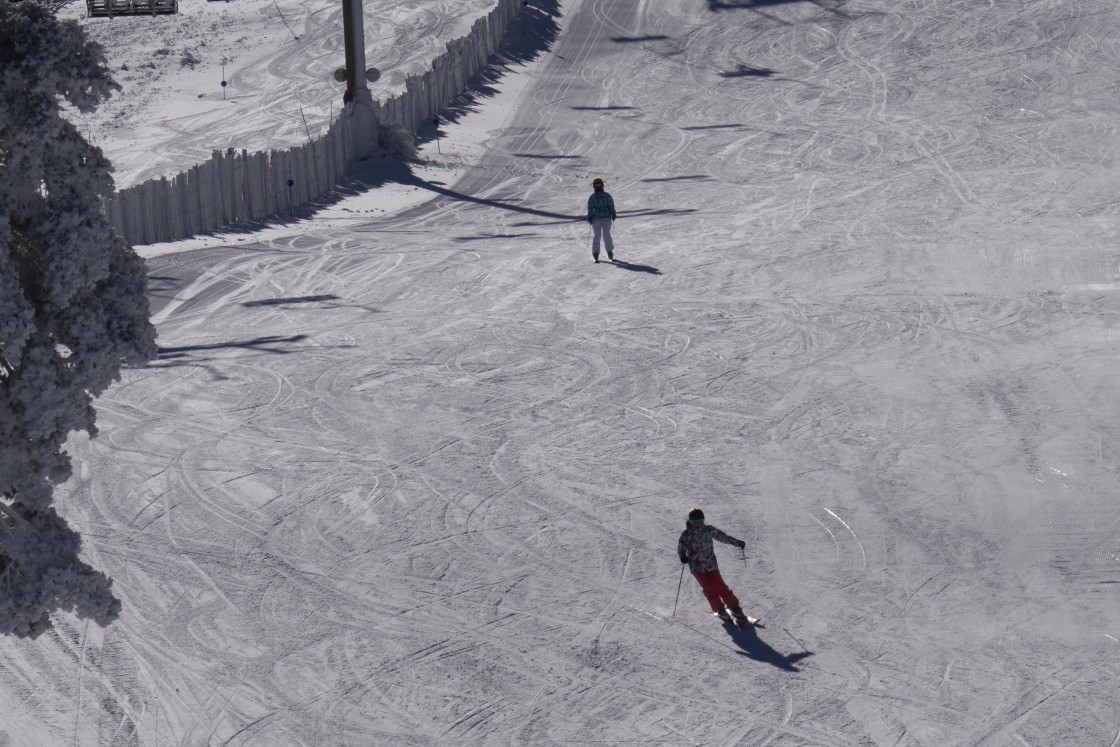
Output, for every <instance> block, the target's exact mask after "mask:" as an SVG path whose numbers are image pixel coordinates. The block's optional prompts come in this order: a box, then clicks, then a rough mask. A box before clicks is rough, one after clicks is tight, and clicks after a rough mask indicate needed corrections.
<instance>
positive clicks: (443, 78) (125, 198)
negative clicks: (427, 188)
mask: <svg viewBox="0 0 1120 747" xmlns="http://www.w3.org/2000/svg"><path fill="white" fill-rule="evenodd" d="M519 6H520V3H519V0H498V2H497V5H496V6H495V7H494V9H493V10H491V11H490V12H489V13H488V14H487V15H485V16H483V17H482V18H479V19H478V20H477V21H475V23H474V25H473V26H472V27H471V31H470V33H469V34H467V36H465V37H463V38H461V39H454V40H452V41H450V42H448V43H447V45H446V51H445V52H444V53H443V54H441V55H439V56H438V57H436V58H435V59H434V60H433V61H432V63H431V68H430V69H429V70H427V71H425V72H424V73H423V74H415V75H410V76H408V78H407V79H406V80H405V90H404V91H403V92H401V93H400V94H398V95H396V96H393V97H392V98H389V99H388V100H386V101H383V102H382V101H374V105H373V109H374V118H375V119H376V120H377V121H379V122H395V123H397V124H399V125H401V126H402V127H404V128H405V129H407V130H408V131H409V132H416V131H417V130H418V129H419V128H420V127H421V126H422V125H423V124H425V123H427V122H429V121H431V119H432V117H433V116H435V115H436V114H438V113H439V112H440V111H442V110H443V109H444V108H446V107H447V106H448V105H449V104H450V103H451V102H452V101H454V100H455V98H456V97H458V96H459V95H460V94H462V93H463V92H464V91H466V89H467V85H468V84H469V83H470V80H471V79H472V78H473V77H474V76H475V75H476V74H477V73H478V72H479V71H480V70H481V69H482V68H483V67H484V66H485V65H486V63H487V61H488V60H489V59H490V56H491V55H492V54H494V52H496V51H497V50H498V47H499V46H500V45H501V43H502V40H503V38H504V37H505V33H506V30H507V29H508V28H509V25H510V23H511V22H512V20H513V19H514V17H515V16H516V14H517V11H518V8H519ZM355 160H356V158H355V149H354V142H353V137H352V135H351V128H350V119H349V118H348V117H346V116H341V117H339V118H338V119H336V120H335V121H334V122H333V123H332V124H331V126H330V129H328V130H327V133H326V134H325V135H323V136H322V137H320V138H317V139H315V140H312V141H310V142H308V143H305V144H304V145H298V146H295V147H293V148H288V149H286V150H271V151H266V152H255V153H248V152H246V151H244V150H242V151H237V150H235V149H233V148H230V149H229V150H226V151H224V152H223V151H214V153H213V155H212V156H211V157H210V160H208V161H206V162H205V163H201V164H198V165H197V166H193V167H191V168H190V169H188V170H187V171H184V172H183V173H181V174H178V175H176V176H174V177H172V178H170V179H168V178H166V177H164V178H162V179H151V180H149V181H146V182H143V183H141V184H137V185H135V186H132V187H128V188H127V189H122V190H120V191H118V192H114V193H113V194H111V195H109V196H108V197H106V198H105V200H104V208H105V214H106V215H107V216H108V218H109V220H110V221H111V222H112V223H113V224H114V225H115V226H116V229H117V231H118V232H119V233H120V235H121V236H123V237H124V239H125V241H127V242H128V243H129V244H130V245H137V244H154V243H157V242H161V241H176V240H178V239H185V238H187V237H188V236H193V235H196V234H200V233H206V232H209V231H214V230H217V229H219V228H222V227H224V226H230V225H235V224H238V223H248V222H251V221H258V220H261V219H263V218H267V217H268V216H271V215H276V214H281V213H284V212H288V211H290V210H291V209H293V208H294V207H296V206H298V205H302V204H304V203H307V202H310V201H312V200H314V199H315V198H316V197H319V196H320V195H323V194H324V193H326V192H329V191H330V190H331V189H332V188H334V187H335V186H337V185H338V184H339V182H340V181H341V180H342V177H343V176H345V174H346V172H347V171H348V170H349V168H350V167H351V166H352V165H353V164H354V162H355Z"/></svg>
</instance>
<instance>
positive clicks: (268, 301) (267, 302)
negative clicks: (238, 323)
mask: <svg viewBox="0 0 1120 747" xmlns="http://www.w3.org/2000/svg"><path fill="white" fill-rule="evenodd" d="M337 300H338V296H336V295H334V294H333V293H324V294H320V295H317V296H292V297H289V298H265V299H262V300H260V301H245V302H244V303H242V304H241V305H242V306H244V307H246V308H251V307H253V306H288V305H291V304H300V303H316V302H318V301H337Z"/></svg>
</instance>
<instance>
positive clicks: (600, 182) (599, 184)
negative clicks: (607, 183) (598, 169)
mask: <svg viewBox="0 0 1120 747" xmlns="http://www.w3.org/2000/svg"><path fill="white" fill-rule="evenodd" d="M591 186H592V187H595V188H596V189H598V188H600V187H602V186H603V180H602V179H600V178H599V177H595V178H594V179H592V180H591Z"/></svg>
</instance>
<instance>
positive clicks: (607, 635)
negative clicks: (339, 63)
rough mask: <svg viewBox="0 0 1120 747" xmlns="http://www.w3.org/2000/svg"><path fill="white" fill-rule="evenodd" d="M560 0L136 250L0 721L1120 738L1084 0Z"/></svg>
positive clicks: (529, 739)
mask: <svg viewBox="0 0 1120 747" xmlns="http://www.w3.org/2000/svg"><path fill="white" fill-rule="evenodd" d="M212 5H214V6H215V7H217V6H218V5H219V4H217V3H215V4H212ZM367 5H369V6H370V7H367V11H368V10H370V8H371V7H372V5H370V4H369V3H367ZM432 5H433V6H441V7H442V6H444V5H448V3H436V4H432ZM235 6H236V3H233V4H231V6H230V7H235ZM562 10H563V16H562V18H561V19H560V24H561V30H560V33H559V35H558V37H557V39H556V41H555V43H554V44H553V45H552V46H551V48H550V49H549V50H548V51H547V52H546V53H545V54H543V55H541V56H540V57H538V58H537V59H535V60H534V61H531V62H529V63H526V64H519V65H516V66H513V67H511V68H510V69H509V70H507V71H506V72H505V74H504V75H503V76H502V77H501V78H499V79H497V80H496V81H492V82H491V83H490V84H489V85H488V88H487V90H486V91H485V92H484V93H481V94H478V95H476V96H475V97H474V98H472V99H471V100H470V101H469V102H468V103H467V104H464V106H463V107H462V108H461V111H459V112H458V114H457V115H456V117H454V118H453V122H452V124H451V125H449V126H447V127H446V128H444V129H443V130H441V132H440V140H439V141H438V142H437V141H434V140H429V141H428V142H427V143H426V144H425V145H424V147H423V148H422V153H423V155H424V157H425V159H427V160H426V162H425V163H424V164H413V165H411V166H410V167H405V166H401V165H396V166H393V165H391V164H389V163H388V162H387V161H384V160H380V161H373V162H371V164H370V166H369V168H366V169H365V170H364V171H363V172H362V173H360V174H357V175H356V176H357V177H358V178H359V179H360V180H361V181H360V182H359V188H357V189H355V190H351V192H348V193H347V194H345V195H342V196H340V197H339V198H338V199H337V200H336V201H334V202H332V203H331V204H329V205H327V206H325V207H323V208H321V209H319V210H315V211H305V212H304V213H302V214H301V215H302V217H297V219H295V220H292V221H291V222H288V223H279V224H274V225H271V226H269V227H267V228H265V229H263V230H262V231H260V232H258V233H231V234H227V235H224V236H214V237H206V238H203V239H196V240H191V241H187V242H181V243H179V244H169V245H163V246H160V247H151V248H141V251H142V252H143V253H145V254H146V256H149V257H150V260H149V262H150V268H151V273H152V276H153V277H152V286H151V288H152V296H153V312H154V313H155V322H156V323H157V326H158V330H159V336H160V340H159V341H160V345H161V349H162V353H161V355H160V357H159V358H158V359H157V360H155V361H153V363H152V364H151V365H150V366H149V367H147V368H145V369H143V370H133V371H130V372H128V373H127V374H126V376H125V379H124V380H123V381H122V382H121V383H119V384H118V385H116V386H115V387H113V388H112V389H111V390H110V391H109V392H108V393H107V394H106V395H105V396H104V397H102V398H101V400H100V402H99V406H98V407H99V413H100V419H99V425H100V428H101V435H100V436H99V437H98V438H97V439H94V440H92V441H90V440H88V439H85V438H75V439H74V440H73V442H72V453H73V455H74V458H75V464H76V467H77V469H76V471H75V477H74V478H73V479H72V480H71V481H70V482H69V483H68V484H67V485H66V487H65V491H64V494H63V495H62V496H61V498H60V501H59V505H60V511H61V512H62V513H63V515H64V516H66V517H67V519H68V520H69V521H70V522H72V524H73V526H74V527H75V528H76V529H78V530H79V531H81V532H82V534H83V535H84V537H85V553H86V556H87V559H88V561H89V562H90V563H91V564H92V565H93V566H94V567H96V568H98V569H101V570H104V571H105V572H106V573H108V574H109V575H111V576H112V577H113V578H114V579H115V589H116V592H117V594H118V595H119V596H120V598H121V600H122V602H123V605H124V610H123V613H122V615H121V618H120V620H119V622H117V623H115V624H113V625H112V626H110V627H109V628H107V629H100V628H98V627H96V626H90V625H86V624H85V623H84V622H82V621H76V620H74V619H73V618H68V617H67V616H65V615H58V616H56V624H55V627H54V629H53V630H52V631H50V632H48V633H47V634H44V635H43V636H42V637H40V638H39V639H36V640H33V641H28V640H15V639H7V640H0V744H8V743H10V744H13V745H26V744H33V745H37V744H41V745H54V744H69V743H76V744H112V745H117V744H136V745H168V744H191V745H197V744H215V745H217V744H227V745H288V744H322V745H343V744H348V745H361V744H394V745H400V744H416V745H420V744H480V743H485V744H542V745H544V744H564V743H569V744H588V743H608V744H613V743H617V744H643V745H644V744H672V745H689V744H742V745H763V744H768V745H818V744H826V745H846V744H875V745H896V744H899V745H948V744H952V745H980V744H984V745H989V744H990V745H1019V744H1031V745H1073V744H1079V745H1104V747H1109V745H1115V744H1116V743H1117V742H1118V741H1120V712H1118V711H1117V707H1116V704H1117V703H1118V702H1120V640H1118V639H1120V613H1118V609H1117V605H1118V603H1120V596H1118V590H1120V536H1118V528H1120V517H1118V513H1117V510H1116V505H1117V487H1116V486H1117V478H1118V471H1120V470H1118V458H1120V369H1118V367H1117V356H1118V350H1120V347H1118V343H1120V300H1118V290H1120V254H1118V252H1120V246H1118V243H1120V242H1118V229H1120V215H1118V208H1117V200H1118V197H1120V179H1118V175H1117V171H1116V167H1117V147H1118V146H1120V133H1118V126H1120V125H1118V123H1120V99H1118V97H1117V80H1120V12H1118V10H1117V8H1116V5H1115V3H1114V2H1113V0H1083V1H1082V2H1053V0H995V1H994V2H989V3H978V2H975V0H915V1H913V2H898V1H897V0H848V1H847V2H843V1H841V0H818V1H817V2H793V1H790V0H786V1H784V2H778V1H776V0H754V1H751V0H740V1H739V2H733V1H729V2H713V1H711V0H709V1H708V2H705V1H704V0H660V1H659V2H650V1H648V0H571V1H569V2H566V3H564V4H563V7H562ZM114 22H115V23H122V24H123V23H124V22H123V21H119V20H115V21H114ZM130 23H136V22H135V21H134V22H130ZM519 31H520V27H519V25H518V24H517V23H515V24H514V26H513V29H512V32H513V33H518V32H519ZM277 55H278V56H277V57H275V58H273V59H272V60H271V62H269V64H270V65H273V64H280V62H281V61H283V64H285V65H290V66H296V67H298V66H300V65H308V66H310V65H313V64H319V63H318V62H316V61H315V60H314V58H313V56H312V57H308V58H300V57H296V56H293V53H292V51H291V50H287V51H277ZM279 55H283V57H281V56H279ZM331 64H332V65H333V64H334V63H333V62H332V63H331ZM371 64H376V62H375V61H374V60H373V59H372V56H371ZM266 67H267V65H266ZM330 67H331V66H329V65H328V66H326V68H325V69H327V70H329V69H330ZM266 123H267V122H266ZM235 124H236V126H238V127H242V128H245V129H246V130H249V129H251V128H253V127H259V126H260V125H261V124H262V123H261V122H260V121H255V120H253V115H252V113H251V112H250V113H247V114H245V115H244V121H243V122H240V123H235ZM227 125H228V126H234V125H233V124H228V123H227ZM234 134H235V135H236V133H234ZM428 134H429V135H430V134H431V133H428ZM225 136H226V135H223V137H225ZM236 139H237V138H236V137H233V138H232V140H233V141H236ZM222 144H224V142H223V143H215V145H222ZM239 147H240V146H239ZM250 147H251V146H250ZM110 155H112V152H110ZM595 176H601V177H603V178H604V179H605V180H606V183H607V190H608V191H610V192H611V193H612V194H613V196H614V199H615V202H616V204H617V206H618V209H619V212H620V215H619V219H618V221H617V223H616V224H615V239H616V242H617V249H616V255H617V256H618V257H619V258H620V259H622V260H625V262H626V263H627V264H618V265H616V264H610V263H601V264H593V263H592V262H591V257H590V250H589V248H588V231H589V227H588V225H587V224H586V223H585V222H583V221H581V220H580V219H579V216H580V214H581V213H583V211H584V207H585V204H586V198H587V196H588V194H589V193H590V181H591V179H592V178H593V177H595ZM361 184H365V185H366V186H365V187H361ZM693 506H700V507H702V508H703V509H704V510H705V512H706V514H707V516H708V519H709V521H710V522H711V523H713V524H715V525H716V526H719V527H720V528H722V529H723V530H725V531H726V532H728V533H730V534H732V535H735V536H737V537H740V538H742V539H744V540H746V542H747V548H746V553H745V555H740V552H739V550H737V549H735V548H732V547H730V546H727V545H717V554H718V556H719V558H720V562H721V568H722V571H723V576H724V578H725V579H726V580H727V581H728V583H729V585H730V586H731V588H732V589H733V590H734V591H735V592H736V593H737V594H738V595H739V598H740V599H741V600H742V601H743V603H744V607H745V609H746V611H747V612H748V613H750V614H752V615H755V616H757V617H760V618H762V620H763V622H764V623H765V625H766V627H765V628H761V629H758V630H749V631H729V630H727V629H725V628H724V627H723V626H721V625H720V624H719V622H718V621H717V620H715V619H714V618H713V617H712V616H711V614H710V612H709V611H708V607H707V604H706V602H705V600H704V599H703V597H702V596H701V594H700V591H699V587H698V586H697V584H696V583H695V581H693V580H692V579H691V578H690V577H687V576H686V577H685V578H684V579H683V585H681V587H680V596H679V602H678V601H676V599H675V598H676V592H677V588H678V582H679V581H680V580H681V575H680V573H681V567H680V564H679V563H678V560H677V556H676V542H677V536H678V534H679V532H680V531H681V530H682V529H683V528H684V519H685V516H686V514H687V512H688V510H689V509H691V508H692V507H693ZM674 606H675V609H676V611H675V617H674ZM5 735H7V739H5Z"/></svg>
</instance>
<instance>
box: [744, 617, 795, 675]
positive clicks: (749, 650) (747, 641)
mask: <svg viewBox="0 0 1120 747" xmlns="http://www.w3.org/2000/svg"><path fill="white" fill-rule="evenodd" d="M723 627H724V629H725V630H726V631H727V634H728V635H729V636H730V637H731V640H732V641H734V643H735V645H736V646H738V647H739V648H741V649H743V650H742V651H737V652H736V653H737V654H739V655H740V656H745V657H747V658H748V659H752V660H754V661H758V662H761V663H763V664H770V665H771V666H775V667H777V668H778V669H784V670H786V671H787V672H799V671H801V670H800V669H798V668H797V666H796V664H797V662H799V661H801V660H802V659H806V658H808V657H810V656H812V655H813V652H812V651H801V652H800V653H796V654H782V653H779V652H778V651H777V650H776V649H774V648H772V647H771V646H770V644H768V643H766V642H765V641H763V640H762V639H761V638H759V637H758V631H757V630H756V629H755V627H754V626H753V625H747V626H746V627H743V628H736V627H735V626H734V625H732V624H730V623H726V624H725V625H724V626H723Z"/></svg>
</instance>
